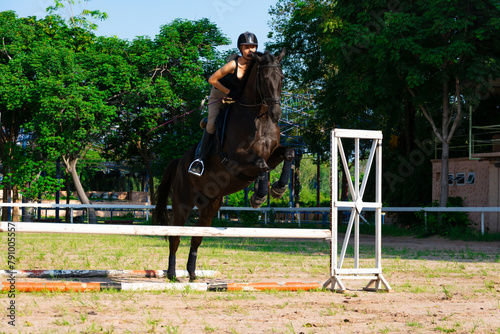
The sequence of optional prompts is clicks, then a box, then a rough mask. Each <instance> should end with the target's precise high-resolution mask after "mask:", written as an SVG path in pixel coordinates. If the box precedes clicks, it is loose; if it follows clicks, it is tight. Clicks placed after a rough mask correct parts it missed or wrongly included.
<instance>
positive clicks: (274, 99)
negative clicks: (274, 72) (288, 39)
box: [238, 63, 283, 107]
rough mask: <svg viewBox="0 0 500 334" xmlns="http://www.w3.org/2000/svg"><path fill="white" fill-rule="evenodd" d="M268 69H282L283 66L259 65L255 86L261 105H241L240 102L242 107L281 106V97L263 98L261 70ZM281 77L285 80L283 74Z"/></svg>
mask: <svg viewBox="0 0 500 334" xmlns="http://www.w3.org/2000/svg"><path fill="white" fill-rule="evenodd" d="M267 67H275V68H278V67H279V68H281V64H279V63H278V64H268V65H257V75H256V80H257V83H256V85H255V87H256V88H255V90H256V92H257V94H258V95H259V99H260V101H261V102H260V103H255V104H246V103H241V102H238V103H239V104H240V105H242V106H244V107H260V106H269V105H270V104H279V105H281V96H278V97H276V96H271V97H263V96H262V92H261V90H260V79H261V78H260V74H261V73H260V69H261V68H267ZM281 77H282V78H283V74H281Z"/></svg>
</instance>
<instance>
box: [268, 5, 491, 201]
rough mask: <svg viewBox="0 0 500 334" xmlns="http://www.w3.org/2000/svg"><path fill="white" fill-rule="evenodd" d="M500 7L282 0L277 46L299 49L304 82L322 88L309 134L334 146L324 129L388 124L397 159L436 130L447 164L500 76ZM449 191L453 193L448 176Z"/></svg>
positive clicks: (405, 178)
mask: <svg viewBox="0 0 500 334" xmlns="http://www.w3.org/2000/svg"><path fill="white" fill-rule="evenodd" d="M499 8H500V7H499V4H498V3H497V2H495V1H490V0H481V1H474V2H464V1H458V0H453V1H430V0H428V1H427V0H425V1H418V2H414V1H404V0H403V1H399V0H394V1H381V0H375V1H373V0H365V1H356V2H353V1H347V0H340V1H335V2H333V1H320V0H309V1H298V0H281V1H279V2H278V4H277V5H276V6H275V7H274V8H273V9H272V11H271V14H273V15H275V16H277V20H275V22H276V24H275V31H276V32H277V35H276V36H275V40H276V47H278V46H281V45H284V46H287V47H288V48H289V49H290V48H292V49H293V51H292V53H293V54H294V55H295V56H293V55H292V56H291V58H290V57H289V60H291V59H293V60H291V61H294V62H297V63H296V64H294V65H292V66H291V67H290V68H291V69H292V72H293V73H296V76H295V77H294V79H295V80H296V84H297V85H305V86H309V85H311V86H314V87H318V88H319V89H318V92H317V102H318V104H319V105H320V110H319V112H318V114H317V121H316V122H315V123H313V127H312V128H311V133H310V134H309V136H308V137H307V139H308V140H310V141H311V142H312V143H314V144H315V145H316V143H318V142H320V140H321V139H322V138H323V143H324V146H325V148H326V147H327V146H326V138H325V137H326V136H325V135H324V134H325V133H327V131H326V130H329V129H331V128H332V127H334V126H339V127H344V128H361V129H382V130H383V131H384V134H385V136H386V138H391V135H393V136H394V137H393V141H392V143H391V144H392V145H393V146H392V150H394V149H395V150H396V151H391V149H389V150H386V151H387V152H390V153H391V155H392V159H389V161H391V162H398V160H396V159H395V158H397V157H398V156H402V157H403V158H404V159H406V161H408V160H409V157H410V155H411V154H412V153H414V152H416V150H418V149H419V147H418V145H417V144H416V143H415V142H417V143H420V144H421V143H422V142H423V141H425V140H428V139H432V138H429V132H430V131H429V130H431V131H432V133H433V135H434V136H433V137H436V138H437V139H438V140H439V141H440V142H441V143H442V147H443V150H442V161H443V166H444V168H447V159H448V145H449V142H450V140H451V138H452V137H453V135H454V133H455V131H457V129H458V127H459V126H460V121H461V120H462V119H463V118H464V117H465V115H464V113H463V112H462V109H463V108H464V105H465V104H467V105H476V104H477V102H478V99H480V98H481V96H480V92H481V90H484V88H485V87H487V82H488V80H490V79H491V78H497V77H498V76H499V74H500V73H499V72H498V71H499V69H500V68H499V66H498V56H499V54H498V43H497V39H498V38H497V37H496V36H498V32H499V31H498V29H499V28H500V26H499V19H498V17H499V14H500V13H499ZM289 54H290V52H289ZM387 142H388V141H387ZM388 148H389V147H388ZM426 158H428V156H426ZM400 161H401V160H400ZM410 165H412V163H410ZM400 167H401V163H395V164H393V168H394V170H393V171H394V174H395V175H396V177H398V179H397V180H399V181H401V180H402V181H404V183H406V182H408V181H410V180H411V179H412V178H411V177H408V176H402V175H401V173H400V172H398V168H399V169H401V168H400ZM410 167H412V168H413V169H416V167H421V166H415V164H414V163H413V165H412V166H410ZM410 174H411V173H410ZM442 174H443V175H447V174H448V173H447V169H443V171H442ZM392 180H393V179H392ZM391 182H392V181H391ZM418 182H420V180H418ZM427 182H428V183H430V182H431V180H430V179H428V181H427ZM420 183H422V182H420ZM390 185H394V183H389V184H387V183H386V184H385V189H386V190H391V189H390V187H389V186H390ZM400 186H402V184H398V188H399V187H400ZM445 186H446V187H445ZM443 187H445V188H443V191H442V193H443V194H445V195H446V196H447V182H446V185H443ZM396 191H397V189H396ZM396 197H398V196H397V195H396V196H395V198H396ZM441 202H442V203H446V199H444V198H442V199H441Z"/></svg>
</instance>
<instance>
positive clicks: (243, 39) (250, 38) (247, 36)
mask: <svg viewBox="0 0 500 334" xmlns="http://www.w3.org/2000/svg"><path fill="white" fill-rule="evenodd" d="M240 45H255V46H259V42H258V41H257V36H255V34H254V33H251V32H250V31H245V32H244V33H242V34H241V35H240V37H238V49H239V48H240Z"/></svg>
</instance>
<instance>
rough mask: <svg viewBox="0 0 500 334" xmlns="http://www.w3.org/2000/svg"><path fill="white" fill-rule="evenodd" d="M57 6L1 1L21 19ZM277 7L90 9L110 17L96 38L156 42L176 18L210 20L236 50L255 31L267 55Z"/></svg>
mask: <svg viewBox="0 0 500 334" xmlns="http://www.w3.org/2000/svg"><path fill="white" fill-rule="evenodd" d="M75 2H76V3H78V0H75ZM82 2H83V1H82ZM53 3H54V1H53V0H0V11H5V10H13V11H15V12H16V13H17V15H18V17H26V16H37V17H44V16H45V15H47V13H46V12H45V8H47V7H49V6H51V5H52V4H53ZM276 3H277V0H252V1H248V0H247V1H243V0H161V1H160V0H140V1H137V0H133V1H132V0H92V1H90V2H89V3H88V5H87V9H90V10H100V11H101V12H105V13H107V14H108V16H109V17H108V19H106V20H105V21H98V22H96V23H97V24H98V26H99V28H98V29H97V31H96V34H97V35H101V36H117V37H119V38H121V39H128V40H133V39H134V38H135V37H136V36H149V37H151V38H154V37H155V36H156V35H157V34H158V32H159V31H160V27H161V26H162V25H164V24H167V23H170V22H171V21H173V20H174V19H176V18H182V19H187V20H199V19H202V18H208V19H209V20H210V21H212V22H213V23H215V24H216V25H217V26H218V27H219V29H221V31H222V32H223V33H224V34H225V35H226V36H227V37H229V38H230V39H231V41H232V43H233V44H232V45H231V47H236V45H235V43H236V40H237V39H238V36H239V35H240V33H242V32H244V31H251V32H253V33H255V34H256V35H257V39H258V40H259V50H260V51H263V50H264V43H265V42H267V41H269V40H268V39H267V34H268V32H269V31H271V28H270V27H269V21H270V20H271V16H270V15H269V14H268V11H269V9H270V8H271V6H275V5H276ZM76 8H79V7H78V6H77V7H76Z"/></svg>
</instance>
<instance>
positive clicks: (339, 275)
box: [324, 129, 392, 292]
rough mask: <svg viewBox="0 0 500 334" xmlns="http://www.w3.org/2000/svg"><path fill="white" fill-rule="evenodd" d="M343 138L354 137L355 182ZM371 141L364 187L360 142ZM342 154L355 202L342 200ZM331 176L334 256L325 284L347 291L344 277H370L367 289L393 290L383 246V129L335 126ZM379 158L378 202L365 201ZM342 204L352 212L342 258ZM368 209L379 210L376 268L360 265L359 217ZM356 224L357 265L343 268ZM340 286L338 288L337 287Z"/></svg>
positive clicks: (376, 188)
mask: <svg viewBox="0 0 500 334" xmlns="http://www.w3.org/2000/svg"><path fill="white" fill-rule="evenodd" d="M342 138H345V139H353V140H354V184H353V182H352V181H351V180H352V179H351V174H350V172H349V166H348V163H347V159H346V156H345V151H344V147H343V145H342ZM360 139H361V140H371V141H372V146H371V150H370V155H369V158H368V161H367V163H366V169H365V172H364V177H363V180H362V183H361V188H360V181H361V180H360V168H359V167H360V166H359V141H360ZM338 153H340V160H341V163H342V166H343V170H344V173H345V174H346V179H347V181H348V184H349V194H350V197H351V199H352V201H340V200H339V180H338V172H339V162H338V156H339V155H338ZM331 158H332V162H331V175H332V185H331V189H332V199H331V215H330V219H331V231H332V241H331V247H330V251H331V255H330V257H331V258H330V261H331V263H330V278H329V279H328V281H326V283H325V284H324V287H325V288H326V287H328V286H329V285H330V289H331V290H336V291H338V292H344V291H346V287H345V285H344V283H343V279H370V282H369V283H368V285H367V286H366V287H365V288H364V290H368V291H378V290H381V289H382V287H381V286H382V285H383V286H384V287H385V290H387V291H392V289H391V287H390V285H389V283H388V282H387V281H386V280H385V278H384V277H383V275H382V264H381V258H382V255H381V249H382V132H381V131H368V130H348V129H335V130H333V131H332V133H331ZM374 159H375V165H376V166H375V202H363V195H364V193H365V189H366V185H367V181H368V179H369V176H370V169H371V166H372V164H373V162H374ZM339 207H350V208H351V215H350V218H349V223H348V225H347V231H346V234H345V238H344V243H343V245H342V251H341V253H340V257H339V256H338V253H337V252H338V251H337V249H338V248H337V245H338V211H339V210H338V209H339ZM364 208H373V209H375V268H360V267H359V217H360V213H361V212H362V211H363V209H364ZM353 225H354V267H353V268H342V265H343V262H344V257H345V253H346V249H347V245H348V243H349V238H350V235H351V231H352V227H353ZM337 286H338V288H336V287H337Z"/></svg>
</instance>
